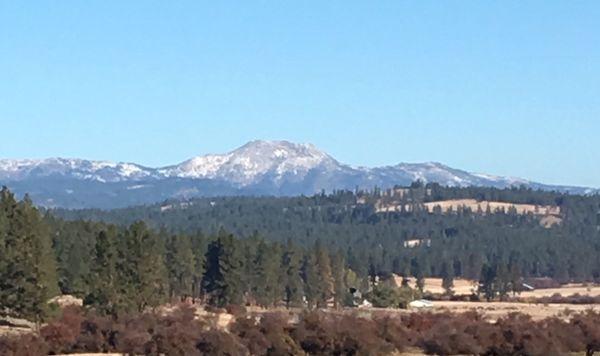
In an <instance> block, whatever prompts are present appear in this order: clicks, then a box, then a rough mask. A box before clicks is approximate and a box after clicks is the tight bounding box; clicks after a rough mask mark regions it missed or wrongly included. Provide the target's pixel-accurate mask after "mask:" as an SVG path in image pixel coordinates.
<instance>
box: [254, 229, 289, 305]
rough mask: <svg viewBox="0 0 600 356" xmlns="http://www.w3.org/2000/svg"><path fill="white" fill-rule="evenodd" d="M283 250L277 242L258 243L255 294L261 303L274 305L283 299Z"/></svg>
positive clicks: (262, 241)
mask: <svg viewBox="0 0 600 356" xmlns="http://www.w3.org/2000/svg"><path fill="white" fill-rule="evenodd" d="M280 261H281V252H280V249H279V247H278V245H277V244H273V245H271V246H269V245H268V244H267V243H266V242H265V241H264V240H261V241H260V242H259V244H258V248H257V253H256V260H255V263H254V265H255V266H256V275H255V282H254V286H255V288H254V290H253V295H254V296H255V298H256V301H257V303H258V304H259V305H262V306H272V305H274V304H275V303H276V302H278V301H280V300H281V297H282V294H283V287H282V283H281V282H282V281H281V275H280V271H281V262H280Z"/></svg>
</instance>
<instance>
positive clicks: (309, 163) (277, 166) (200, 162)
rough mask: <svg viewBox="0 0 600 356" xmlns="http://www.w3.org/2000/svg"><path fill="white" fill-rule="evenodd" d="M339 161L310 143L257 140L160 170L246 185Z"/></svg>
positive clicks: (300, 173) (179, 175)
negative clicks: (258, 180) (266, 177)
mask: <svg viewBox="0 0 600 356" xmlns="http://www.w3.org/2000/svg"><path fill="white" fill-rule="evenodd" d="M336 163H337V162H336V161H335V160H334V159H333V158H331V157H330V156H329V155H327V154H326V153H324V152H322V151H320V150H318V149H317V148H316V147H315V146H314V145H311V144H297V143H292V142H289V141H263V140H255V141H250V142H248V143H246V144H245V145H243V146H241V147H239V148H237V149H235V150H233V151H231V152H229V153H226V154H220V155H205V156H198V157H195V158H192V159H190V160H187V161H185V162H183V163H181V164H179V165H177V166H173V167H167V168H165V169H162V170H161V173H164V174H165V175H167V176H172V177H173V176H175V177H182V178H208V179H222V180H227V181H230V182H234V183H236V184H238V185H247V184H249V183H251V182H255V181H256V180H257V179H260V177H263V176H273V177H275V178H281V177H283V176H284V175H286V174H293V175H299V176H303V175H305V174H306V173H308V172H309V171H310V170H312V169H314V168H316V167H318V166H320V165H323V164H336Z"/></svg>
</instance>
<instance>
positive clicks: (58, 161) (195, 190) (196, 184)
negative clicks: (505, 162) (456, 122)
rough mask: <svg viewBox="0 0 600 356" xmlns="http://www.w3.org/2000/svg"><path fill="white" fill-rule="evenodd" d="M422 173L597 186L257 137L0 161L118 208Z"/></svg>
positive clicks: (9, 172) (385, 182) (487, 182)
mask: <svg viewBox="0 0 600 356" xmlns="http://www.w3.org/2000/svg"><path fill="white" fill-rule="evenodd" d="M415 180H421V181H423V182H425V183H428V182H436V183H439V184H441V185H447V186H461V187H465V186H473V185H474V186H491V187H497V188H505V187H511V186H518V185H526V186H529V187H532V188H534V189H546V190H559V191H564V192H570V193H577V194H592V193H598V190H595V189H589V188H580V187H563V186H550V185H544V184H541V183H536V182H531V181H528V180H525V179H520V178H510V177H499V176H493V175H489V174H480V173H470V172H466V171H462V170H458V169H454V168H451V167H448V166H445V165H443V164H441V163H436V162H429V163H400V164H398V165H395V166H386V167H375V168H365V167H352V166H349V165H346V164H342V163H340V162H338V161H336V160H335V159H334V158H332V157H331V156H329V155H328V154H326V153H324V152H322V151H320V150H318V149H317V148H316V147H315V146H313V145H310V144H296V143H291V142H287V141H252V142H249V143H247V144H246V145H244V146H242V147H240V148H238V149H236V150H233V151H231V152H229V153H225V154H212V155H205V156H198V157H195V158H192V159H190V160H187V161H185V162H182V163H181V164H178V165H174V166H168V167H162V168H148V167H144V166H141V165H138V164H134V163H112V162H105V161H88V160H82V159H63V158H50V159H44V160H7V159H4V160H0V185H7V186H9V188H11V189H13V190H15V191H16V192H17V193H18V194H21V195H22V194H24V193H31V196H32V198H33V199H34V201H36V202H37V203H39V204H41V205H46V206H64V207H104V208H112V207H120V206H127V205H135V204H145V203H153V202H156V201H160V200H164V199H169V198H179V197H193V196H214V195H257V194H259V195H299V194H307V195H310V194H314V193H317V192H320V191H321V190H322V189H324V190H326V191H331V190H333V189H354V188H356V187H360V188H366V189H370V188H373V187H374V186H378V187H380V188H387V187H392V186H394V185H409V184H410V183H411V182H413V181H415Z"/></svg>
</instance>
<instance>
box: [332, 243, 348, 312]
mask: <svg viewBox="0 0 600 356" xmlns="http://www.w3.org/2000/svg"><path fill="white" fill-rule="evenodd" d="M331 273H332V277H333V291H334V293H333V294H334V299H333V300H334V307H335V308H340V307H342V306H343V305H344V301H345V300H346V299H347V298H346V296H347V294H348V288H347V287H346V283H345V277H346V265H345V261H344V255H343V254H342V253H341V251H338V252H337V253H335V254H333V255H332V256H331Z"/></svg>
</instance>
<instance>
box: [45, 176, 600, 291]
mask: <svg viewBox="0 0 600 356" xmlns="http://www.w3.org/2000/svg"><path fill="white" fill-rule="evenodd" d="M455 199H475V200H477V201H481V202H484V201H488V202H490V201H491V202H504V203H511V204H529V205H531V206H533V208H532V211H531V212H528V213H518V212H517V209H511V208H508V209H504V208H503V209H502V210H496V211H491V210H490V209H489V208H488V209H487V211H486V209H470V208H456V209H453V210H451V211H448V210H443V209H441V208H439V207H438V208H434V209H431V210H427V209H425V208H424V206H425V204H432V203H431V202H444V201H448V200H455ZM386 204H387V205H395V206H400V207H401V208H398V209H396V210H394V211H387V212H378V211H379V210H378V207H381V206H383V205H386ZM433 204H437V203H433ZM538 206H540V207H541V206H546V207H547V206H551V207H552V209H553V210H552V212H551V213H546V212H545V211H542V210H541V209H539V211H536V209H538ZM534 211H535V212H534ZM53 214H55V215H56V216H60V217H64V218H66V219H68V220H78V219H85V220H88V219H91V220H94V221H106V222H110V223H116V224H119V225H123V226H127V225H129V224H131V223H133V222H135V221H138V220H142V221H145V222H146V223H147V224H148V225H149V226H150V227H152V228H154V229H164V230H166V231H170V232H177V233H187V234H195V233H198V232H203V233H205V234H208V235H213V234H215V233H217V232H218V231H219V230H220V229H221V228H223V229H225V230H226V231H230V232H232V233H233V234H235V235H236V236H239V237H242V238H245V237H248V236H252V235H253V234H255V233H258V234H259V235H261V236H263V237H265V238H266V239H268V240H270V241H277V242H285V241H287V240H288V239H289V240H291V241H293V242H294V243H295V244H298V245H299V246H303V247H310V246H312V245H313V244H314V243H315V241H317V240H320V241H321V242H322V243H323V244H324V245H325V246H326V247H327V248H328V249H329V250H330V251H341V252H342V254H343V255H344V257H345V260H346V263H347V266H348V267H349V268H350V269H352V270H353V271H354V272H356V273H357V274H358V275H361V276H365V275H367V274H369V273H371V274H376V275H382V276H385V275H388V274H390V273H392V272H393V273H397V274H401V275H413V276H415V275H421V274H423V275H425V276H441V275H442V274H447V273H451V274H452V275H453V276H461V277H465V278H470V279H479V278H480V276H481V271H482V267H483V266H484V265H491V266H494V268H497V269H498V270H499V271H504V270H509V271H513V272H512V273H513V274H518V275H519V276H522V277H541V276H547V277H552V278H555V279H557V280H559V281H562V282H566V281H589V280H598V278H600V259H599V258H598V256H600V197H599V196H597V195H596V196H579V195H566V194H560V193H553V192H542V191H533V190H530V189H526V188H520V189H517V188H513V189H494V188H479V187H472V188H446V187H441V186H439V185H437V184H430V185H426V186H424V185H422V184H420V183H415V184H413V185H412V186H411V187H406V188H401V187H397V188H396V189H392V190H386V191H380V190H375V191H372V192H362V191H361V192H348V191H340V192H336V193H334V194H332V195H316V196H312V197H297V198H271V197H256V198H253V197H225V198H207V199H194V200H190V201H184V202H177V201H167V202H165V203H163V204H160V205H153V206H143V207H135V208H128V209H120V210H113V211H100V210H80V211H67V210H57V211H53ZM548 217H551V218H553V219H555V220H551V221H555V222H556V223H555V224H547V225H544V224H541V223H540V222H541V221H542V219H544V218H548ZM416 241H417V242H419V241H421V242H422V241H425V242H427V243H426V244H419V243H417V244H415V243H414V242H416ZM407 242H410V243H407ZM447 266H451V268H447ZM500 266H501V268H500Z"/></svg>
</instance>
